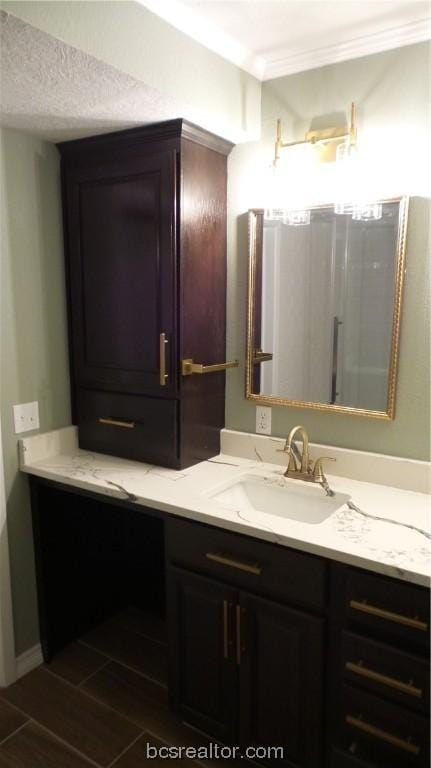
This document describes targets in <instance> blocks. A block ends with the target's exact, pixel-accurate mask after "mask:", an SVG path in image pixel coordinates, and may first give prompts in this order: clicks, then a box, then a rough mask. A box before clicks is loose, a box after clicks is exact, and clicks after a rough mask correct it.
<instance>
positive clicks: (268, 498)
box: [210, 475, 350, 525]
mask: <svg viewBox="0 0 431 768" xmlns="http://www.w3.org/2000/svg"><path fill="white" fill-rule="evenodd" d="M210 497H211V499H212V500H213V501H214V502H215V503H216V504H218V505H219V506H220V507H223V508H224V509H228V510H230V511H232V512H241V513H253V512H261V513H263V514H265V515H275V516H276V517H283V518H285V519H286V520H297V521H298V522H301V523H310V524H312V525H316V524H317V523H323V521H324V520H326V518H328V517H329V516H330V515H332V514H333V512H336V511H337V510H338V509H340V508H341V507H342V506H343V505H344V504H345V503H346V501H349V499H350V496H348V495H347V494H345V493H336V494H335V496H326V494H325V492H324V490H323V489H322V488H321V487H320V486H319V485H311V484H310V485H308V484H307V483H304V482H301V481H300V480H289V479H287V478H284V477H277V478H266V477H259V476H258V475H243V476H242V477H241V478H239V479H238V480H235V481H234V482H233V483H230V484H228V485H226V484H225V485H224V486H222V487H219V488H218V489H216V490H215V491H213V493H211V494H210Z"/></svg>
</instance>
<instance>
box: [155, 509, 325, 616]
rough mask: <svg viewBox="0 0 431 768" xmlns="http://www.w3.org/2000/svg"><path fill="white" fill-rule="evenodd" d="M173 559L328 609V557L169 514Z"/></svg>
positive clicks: (229, 580) (232, 581) (254, 589)
mask: <svg viewBox="0 0 431 768" xmlns="http://www.w3.org/2000/svg"><path fill="white" fill-rule="evenodd" d="M166 538H167V553H168V558H169V559H170V561H171V562H173V563H175V564H177V565H180V566H182V567H183V568H189V569H191V570H194V571H199V572H201V573H205V574H208V575H211V576H213V577H214V578H216V579H219V580H221V581H224V582H226V583H229V584H232V585H233V586H236V587H239V588H241V589H245V590H247V591H249V592H252V593H255V594H264V595H268V596H272V597H275V598H278V599H281V600H287V601H289V602H290V603H294V604H298V605H304V606H309V607H311V608H315V609H317V610H324V608H325V606H326V579H327V566H326V563H325V561H324V560H321V559H320V558H318V557H313V556H312V555H306V554H303V553H301V552H295V551H293V550H291V549H287V548H285V547H280V546H279V545H273V544H267V543H266V542H261V541H256V539H252V538H250V537H248V536H242V535H238V534H235V533H230V532H229V531H224V530H222V529H220V528H213V527H210V526H206V525H201V524H200V523H193V522H190V521H185V520H178V519H175V518H170V519H169V520H168V521H167V525H166Z"/></svg>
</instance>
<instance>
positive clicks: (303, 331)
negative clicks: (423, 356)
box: [247, 199, 407, 418]
mask: <svg viewBox="0 0 431 768" xmlns="http://www.w3.org/2000/svg"><path fill="white" fill-rule="evenodd" d="M376 206H377V208H376ZM406 208H407V202H406V200H404V199H397V200H390V201H383V202H381V203H378V204H375V205H374V209H373V210H372V211H368V212H367V211H366V210H364V211H363V212H362V216H361V218H360V219H359V220H356V219H355V218H353V217H352V213H350V214H348V213H345V214H338V213H335V212H334V206H332V205H327V206H320V207H313V208H310V209H307V210H306V211H300V212H296V213H295V214H292V212H283V211H269V212H264V211H251V212H250V213H249V217H250V220H249V225H250V226H249V232H250V254H249V255H250V265H249V267H250V272H249V328H248V349H247V396H248V397H251V398H252V399H257V400H260V401H269V402H271V401H277V402H278V403H281V404H283V403H285V404H287V405H289V404H290V405H295V406H298V405H299V406H301V405H302V406H306V407H319V408H321V409H323V410H326V409H329V408H335V409H337V410H342V411H349V412H355V411H356V412H361V413H364V414H366V415H376V416H377V417H378V418H393V411H394V392H395V378H396V362H397V349H398V332H399V315H400V303H401V289H402V278H403V271H404V267H403V259H404V239H405V222H406ZM369 216H371V217H372V218H369Z"/></svg>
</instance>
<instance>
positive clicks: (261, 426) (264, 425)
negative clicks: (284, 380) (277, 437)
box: [256, 405, 271, 435]
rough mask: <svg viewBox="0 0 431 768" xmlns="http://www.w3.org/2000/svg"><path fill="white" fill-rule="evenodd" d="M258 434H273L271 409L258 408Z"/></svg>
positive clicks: (259, 406) (260, 406)
mask: <svg viewBox="0 0 431 768" xmlns="http://www.w3.org/2000/svg"><path fill="white" fill-rule="evenodd" d="M256 432H257V433H258V434H260V435H270V434H271V408H266V407H264V406H262V405H258V406H256Z"/></svg>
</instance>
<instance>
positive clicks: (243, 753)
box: [146, 741, 284, 760]
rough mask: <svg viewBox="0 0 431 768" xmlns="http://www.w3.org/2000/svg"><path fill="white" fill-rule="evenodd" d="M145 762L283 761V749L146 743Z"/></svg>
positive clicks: (209, 744) (213, 743) (212, 744)
mask: <svg viewBox="0 0 431 768" xmlns="http://www.w3.org/2000/svg"><path fill="white" fill-rule="evenodd" d="M146 756H147V760H156V759H158V760H183V759H187V760H268V759H272V760H283V758H284V748H283V747H272V746H271V747H264V746H248V747H239V746H230V747H228V746H222V745H220V744H217V743H216V742H212V741H211V742H209V743H208V744H206V745H205V746H197V747H190V746H157V747H156V746H154V744H150V743H147V754H146Z"/></svg>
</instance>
